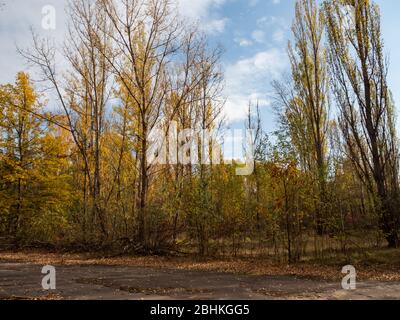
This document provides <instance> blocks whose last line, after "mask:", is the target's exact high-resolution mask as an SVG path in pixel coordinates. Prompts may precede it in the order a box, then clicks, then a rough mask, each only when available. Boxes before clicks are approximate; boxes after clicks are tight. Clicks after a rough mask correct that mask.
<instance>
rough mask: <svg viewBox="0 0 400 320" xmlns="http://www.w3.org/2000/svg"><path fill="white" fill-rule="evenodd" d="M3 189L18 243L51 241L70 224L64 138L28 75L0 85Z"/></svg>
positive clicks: (0, 179) (9, 230) (12, 232)
mask: <svg viewBox="0 0 400 320" xmlns="http://www.w3.org/2000/svg"><path fill="white" fill-rule="evenodd" d="M0 102H1V105H2V114H1V119H2V121H1V124H0V185H1V187H0V193H1V199H2V200H1V203H0V206H1V207H2V211H3V212H6V214H7V215H6V221H7V224H8V228H7V230H2V231H3V232H6V234H9V235H11V236H12V237H14V239H15V240H16V241H17V242H19V241H23V240H27V239H35V240H40V239H46V240H49V239H51V238H52V237H54V236H55V235H56V234H57V233H58V232H60V231H61V230H62V228H60V226H63V227H64V226H65V224H66V218H67V216H66V209H67V207H68V201H69V199H71V198H72V197H71V193H70V185H69V180H68V176H67V175H66V172H67V168H66V160H65V158H64V157H65V154H66V150H65V149H64V147H63V145H62V144H61V143H60V142H61V137H60V136H59V135H58V134H57V132H56V131H53V128H52V127H51V125H50V124H49V123H48V122H47V121H45V120H44V119H45V118H46V117H49V118H51V116H50V115H46V114H45V113H44V111H43V104H42V103H41V102H40V101H39V95H38V94H37V93H36V92H35V90H34V88H33V86H32V84H31V82H30V80H29V76H28V75H27V74H25V73H23V72H20V73H18V75H17V78H16V82H15V84H14V85H11V84H8V85H3V86H0Z"/></svg>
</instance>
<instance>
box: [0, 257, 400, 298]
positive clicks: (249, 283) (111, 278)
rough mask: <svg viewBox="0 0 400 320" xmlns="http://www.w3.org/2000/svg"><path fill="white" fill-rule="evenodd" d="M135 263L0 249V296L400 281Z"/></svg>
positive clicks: (247, 293) (377, 291)
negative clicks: (51, 283) (51, 280)
mask: <svg viewBox="0 0 400 320" xmlns="http://www.w3.org/2000/svg"><path fill="white" fill-rule="evenodd" d="M23 257H24V259H22V258H23ZM35 257H36V259H35ZM39 257H40V259H39ZM23 260H24V261H23ZM133 261H134V260H133ZM139 261H140V260H139ZM111 262H114V263H111ZM117 262H118V263H117ZM45 264H51V265H53V266H55V268H56V286H57V288H56V290H51V291H44V290H43V289H42V286H41V281H42V277H43V275H42V274H41V270H42V267H43V266H44V265H45ZM137 264H138V261H136V265H134V263H132V261H131V263H125V264H124V265H123V264H122V261H119V260H118V259H116V260H115V259H114V260H112V259H111V260H110V259H103V260H101V259H100V260H90V259H86V260H77V259H75V260H74V259H73V258H72V256H68V257H60V256H59V255H30V256H29V255H26V254H25V255H21V254H12V253H6V254H5V253H1V254H0V298H1V299H69V300H74V299H81V300H86V299H91V300H92V299H94V300H102V299H107V300H109V299H117V300H127V299H136V300H140V299H150V300H152V299H161V300H170V299H244V300H247V299H258V300H260V299H267V300H268V299H321V300H326V299H336V300H338V299H339V300H340V299H343V300H349V299H354V300H357V299H400V281H395V280H392V281H374V280H362V281H358V283H357V289H356V290H354V291H345V290H342V289H341V285H340V280H334V279H332V278H331V279H330V280H324V279H322V278H318V277H316V278H314V279H306V278H305V277H298V276H295V275H279V274H277V275H275V274H269V275H266V274H264V275H252V274H240V273H233V272H221V271H215V270H213V268H209V270H200V268H195V267H193V268H188V267H187V268H182V267H179V264H175V267H171V266H174V264H173V263H170V265H169V266H168V265H167V264H166V263H164V265H161V266H156V267H150V266H146V265H142V266H137ZM203 269H204V268H203ZM282 274H283V273H282ZM338 279H340V277H339V278H338Z"/></svg>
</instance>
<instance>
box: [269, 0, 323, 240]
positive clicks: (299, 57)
mask: <svg viewBox="0 0 400 320" xmlns="http://www.w3.org/2000/svg"><path fill="white" fill-rule="evenodd" d="M324 30H325V20H324V16H323V14H322V12H321V11H320V10H319V9H318V4H317V1H315V0H298V1H297V2H296V11H295V19H294V22H293V26H292V31H293V35H294V44H293V45H292V44H291V43H289V48H288V52H289V59H290V63H291V69H292V74H291V78H292V79H291V80H292V81H291V82H290V83H291V85H290V86H289V87H288V86H284V85H282V84H279V83H277V82H275V85H274V86H275V89H276V92H277V95H278V100H279V103H280V104H282V105H283V107H284V110H283V124H284V126H287V127H288V129H289V132H290V137H291V140H292V142H293V144H294V145H295V146H296V149H297V152H298V154H299V159H300V163H301V165H302V167H303V168H304V170H306V171H307V172H309V173H310V174H311V176H312V177H313V179H314V181H315V185H316V186H317V190H316V193H317V197H316V204H315V210H316V214H315V226H316V230H317V232H318V234H320V235H321V234H323V232H324V229H325V227H326V226H325V225H324V219H325V218H326V212H325V211H326V209H327V202H328V198H327V190H326V187H327V172H328V163H327V132H328V114H329V108H328V107H329V106H328V103H329V101H328V95H329V93H328V80H329V78H328V73H327V71H328V68H327V63H326V48H325V46H324Z"/></svg>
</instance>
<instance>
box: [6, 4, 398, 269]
mask: <svg viewBox="0 0 400 320" xmlns="http://www.w3.org/2000/svg"><path fill="white" fill-rule="evenodd" d="M67 12H68V15H69V28H68V30H69V32H68V35H66V41H65V44H64V45H63V46H62V47H60V48H58V47H54V46H52V45H51V43H50V42H49V41H48V40H43V39H40V38H39V37H37V36H36V35H33V47H32V48H30V49H29V50H20V53H21V54H22V55H23V56H24V57H25V58H26V59H27V60H28V61H30V62H31V63H32V64H33V65H35V66H36V67H37V68H38V70H39V73H38V74H37V76H38V77H40V78H41V80H42V81H45V82H46V83H47V86H46V87H47V88H48V87H50V88H51V89H52V95H55V96H56V99H52V101H53V100H56V101H57V103H58V106H59V107H60V108H61V110H62V112H60V113H57V112H49V111H46V110H49V108H45V106H46V103H45V102H46V100H45V96H44V95H43V94H40V93H38V90H35V87H34V85H33V83H32V81H31V80H30V78H29V76H28V75H27V74H26V73H23V72H21V73H19V74H18V75H17V79H16V82H15V84H7V85H2V86H0V104H1V113H0V131H1V134H0V233H1V235H3V236H4V237H6V238H7V239H12V240H13V242H14V243H15V244H31V243H53V244H61V245H69V244H78V245H80V246H82V247H86V248H91V247H92V246H104V247H107V246H112V247H116V248H119V249H120V250H126V251H133V252H142V253H149V252H153V253H154V252H171V251H175V250H178V251H189V252H197V253H199V254H201V255H210V254H226V255H237V254H257V255H272V256H274V257H277V258H283V259H287V260H289V262H294V261H297V260H299V259H301V257H302V256H304V255H306V254H310V253H313V254H315V255H317V256H320V255H323V254H325V253H326V252H333V251H336V250H340V251H342V252H346V251H347V250H350V249H352V248H355V247H368V246H381V245H382V244H383V241H384V240H386V242H387V243H388V245H389V246H390V247H397V246H398V245H399V216H400V214H399V210H400V202H399V201H400V198H399V196H400V190H399V181H398V165H399V163H398V161H399V153H398V141H397V137H396V130H395V114H394V113H395V112H394V111H395V110H394V102H393V99H392V96H391V92H390V90H389V88H388V84H387V72H388V63H387V59H386V57H385V55H384V48H383V43H382V36H381V30H380V14H379V9H378V7H377V5H376V4H374V3H373V2H372V1H368V0H359V1H351V0H346V1H345V0H343V1H335V0H327V1H324V2H323V4H322V5H318V3H317V1H315V0H298V1H297V2H296V15H295V19H294V22H293V27H292V30H293V42H291V43H290V44H289V47H288V54H289V59H290V63H291V69H292V72H291V74H290V75H288V76H287V79H285V80H284V81H274V83H273V85H274V88H275V92H276V95H275V98H276V99H275V105H276V110H277V111H278V119H279V126H278V127H279V130H277V131H276V132H274V133H272V134H269V135H267V134H266V133H265V131H264V130H263V127H262V123H261V117H260V111H259V109H258V107H253V106H250V107H249V111H248V116H247V119H246V121H245V123H244V126H245V128H246V129H249V130H251V132H252V133H253V134H252V135H251V140H252V141H251V144H250V145H249V144H248V143H247V144H245V145H244V146H243V148H244V149H251V150H252V151H253V153H254V157H253V158H254V159H253V160H252V162H253V163H252V165H253V166H254V172H253V174H251V175H249V176H240V175H237V171H236V168H237V167H238V166H241V164H240V163H239V162H238V161H237V162H236V163H235V161H234V162H233V164H232V165H229V164H221V163H216V162H215V161H214V162H213V157H214V156H215V154H216V153H218V152H219V150H218V148H216V145H217V143H216V140H217V139H216V137H214V136H212V137H210V139H209V140H211V143H210V144H208V145H202V143H200V144H197V145H196V147H195V148H194V149H193V148H191V149H190V151H188V153H187V154H186V156H187V157H189V158H190V157H194V156H197V157H199V155H200V154H201V151H204V150H206V151H205V152H206V154H208V158H209V159H208V161H204V162H200V163H199V164H197V163H194V162H188V163H182V162H180V163H178V164H176V163H175V162H173V161H172V159H170V158H168V157H171V156H172V157H174V156H177V155H176V152H177V151H176V149H177V147H179V146H181V145H184V144H189V145H190V144H191V141H190V139H189V138H185V139H183V140H182V139H181V138H179V137H176V136H175V135H174V134H173V132H172V131H173V130H175V128H172V127H171V123H176V124H177V126H178V128H177V129H178V130H182V129H187V128H191V129H192V131H193V132H194V134H195V135H200V134H201V132H204V130H209V131H214V132H217V133H218V132H221V131H223V130H224V129H225V128H226V126H225V125H224V122H223V114H222V110H223V105H224V97H223V72H222V67H221V62H220V59H221V54H222V50H221V49H220V48H218V47H216V48H214V47H211V46H210V45H209V44H208V41H207V37H206V36H205V35H203V34H202V33H201V32H200V31H199V29H198V28H197V27H196V26H193V25H190V24H188V23H187V22H185V21H184V20H183V19H182V18H180V17H179V16H177V15H175V14H174V12H175V10H174V6H173V4H172V3H171V2H170V1H168V0H150V1H120V0H97V1H87V0H71V1H69V5H68V11H67ZM57 61H63V63H61V64H58V63H57ZM65 64H67V65H68V67H67V68H65V67H64V66H65ZM53 109H54V108H53ZM155 128H162V130H163V131H164V133H165V136H166V137H171V136H172V137H173V138H174V139H175V141H174V143H171V142H169V144H168V145H167V146H166V148H167V150H168V155H169V156H168V157H167V159H166V160H167V164H163V165H161V164H157V163H156V162H154V161H153V159H149V149H150V148H152V146H153V144H154V137H152V136H151V133H152V132H153V130H154V129H155ZM199 140H200V141H204V140H201V139H199ZM247 142H249V141H248V140H247ZM251 145H253V147H251ZM216 150H218V151H216ZM219 156H221V155H219ZM200 157H201V155H200ZM169 163H170V164H169Z"/></svg>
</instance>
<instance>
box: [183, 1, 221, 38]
mask: <svg viewBox="0 0 400 320" xmlns="http://www.w3.org/2000/svg"><path fill="white" fill-rule="evenodd" d="M177 1H178V6H179V11H180V13H181V14H182V15H183V16H184V17H187V18H189V19H192V20H194V21H198V22H199V24H200V27H201V28H202V29H203V30H204V31H205V32H207V33H209V34H215V33H222V32H223V31H224V30H225V26H226V24H227V22H228V19H227V18H225V17H218V16H217V15H215V14H211V12H213V11H215V10H216V9H218V8H219V7H221V6H222V5H223V4H224V3H225V2H226V1H227V0H177Z"/></svg>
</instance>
